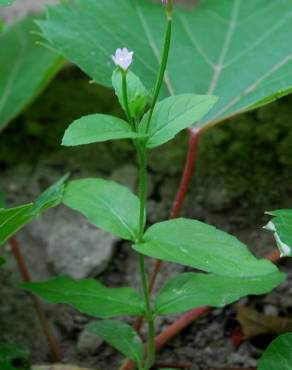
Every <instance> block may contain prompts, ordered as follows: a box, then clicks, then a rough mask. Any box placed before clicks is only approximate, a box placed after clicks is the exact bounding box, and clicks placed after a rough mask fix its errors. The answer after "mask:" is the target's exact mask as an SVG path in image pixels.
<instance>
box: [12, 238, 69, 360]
mask: <svg viewBox="0 0 292 370" xmlns="http://www.w3.org/2000/svg"><path fill="white" fill-rule="evenodd" d="M10 246H11V251H12V253H13V255H14V258H15V260H16V263H17V265H18V269H19V272H20V274H21V276H22V278H23V280H24V281H25V282H30V281H31V279H30V274H29V272H28V269H27V267H26V264H25V260H24V258H23V255H22V253H21V250H20V247H19V244H18V240H17V239H16V236H13V237H12V238H11V239H10ZM29 295H30V299H31V302H32V305H33V307H34V309H35V312H36V315H37V317H38V319H39V323H40V325H41V328H42V330H43V333H44V335H45V336H46V338H47V341H48V345H49V348H50V350H51V352H52V356H53V358H54V360H55V361H57V362H60V361H62V355H61V350H60V347H59V345H58V342H57V340H56V338H55V336H54V334H53V332H52V329H51V328H50V325H49V323H48V320H47V318H46V315H45V313H44V310H43V308H42V305H41V303H40V301H39V299H38V298H37V297H36V296H35V295H33V294H29Z"/></svg>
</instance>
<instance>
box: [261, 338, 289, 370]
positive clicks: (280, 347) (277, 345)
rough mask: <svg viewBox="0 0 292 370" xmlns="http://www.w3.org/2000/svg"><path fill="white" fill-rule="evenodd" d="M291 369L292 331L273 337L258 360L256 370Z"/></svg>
mask: <svg viewBox="0 0 292 370" xmlns="http://www.w3.org/2000/svg"><path fill="white" fill-rule="evenodd" d="M280 369H281V370H292V333H288V334H283V335H280V336H279V337H278V338H277V339H275V340H274V341H273V342H272V343H271V344H270V345H269V347H268V349H267V350H266V351H265V353H264V354H263V356H262V358H261V359H260V360H259V362H258V370H280Z"/></svg>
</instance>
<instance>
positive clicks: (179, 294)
mask: <svg viewBox="0 0 292 370" xmlns="http://www.w3.org/2000/svg"><path fill="white" fill-rule="evenodd" d="M284 279H285V274H283V273H280V272H274V273H272V274H269V275H264V276H257V277H234V276H232V277H229V276H219V275H213V274H197V273H192V272H189V273H183V274H180V275H177V276H175V277H174V278H172V279H171V280H170V281H169V282H167V283H166V285H165V286H164V287H163V288H162V289H161V290H160V291H159V293H158V295H157V298H156V306H155V314H157V315H165V314H172V313H180V312H185V311H188V310H190V309H192V308H195V307H201V306H204V305H208V306H212V307H223V306H225V305H227V304H229V303H232V302H234V301H236V300H238V299H239V298H241V297H244V296H246V295H249V294H264V293H267V292H269V291H270V290H272V289H273V288H275V287H276V286H278V285H279V284H280V283H282V282H283V281H284Z"/></svg>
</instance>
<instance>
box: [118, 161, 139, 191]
mask: <svg viewBox="0 0 292 370" xmlns="http://www.w3.org/2000/svg"><path fill="white" fill-rule="evenodd" d="M138 175H139V173H138V167H136V166H133V165H125V166H122V167H120V168H118V169H117V170H115V171H114V172H113V173H112V175H111V180H114V181H116V182H118V183H119V184H121V185H124V186H126V187H127V188H129V189H130V190H132V191H133V192H137V190H138V186H139V183H138V181H139V180H138Z"/></svg>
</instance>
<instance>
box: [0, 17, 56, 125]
mask: <svg viewBox="0 0 292 370" xmlns="http://www.w3.org/2000/svg"><path fill="white" fill-rule="evenodd" d="M36 30H37V28H36V26H35V24H34V22H33V20H32V19H31V18H27V19H24V20H22V21H20V22H18V23H16V24H14V25H13V26H11V27H10V28H8V29H7V30H6V31H4V32H2V33H1V34H0V130H1V129H3V128H4V127H5V125H6V124H7V123H8V122H9V121H10V120H11V119H12V118H14V117H15V116H16V115H17V114H18V113H19V112H20V111H21V110H22V109H23V108H24V107H25V106H26V105H27V104H28V103H30V102H31V101H32V100H33V98H34V97H36V96H37V94H38V93H39V92H40V91H41V89H42V88H43V87H44V86H45V85H46V84H47V83H48V82H49V81H50V79H51V78H52V77H53V76H54V75H55V73H56V72H57V71H58V70H59V68H60V67H61V64H62V58H61V57H60V56H58V55H57V54H56V53H54V52H52V51H50V50H48V49H47V48H45V47H44V46H41V45H38V44H37V41H39V40H40V38H39V36H36V35H35V34H32V31H36Z"/></svg>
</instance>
